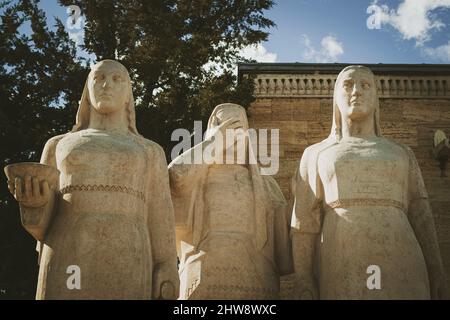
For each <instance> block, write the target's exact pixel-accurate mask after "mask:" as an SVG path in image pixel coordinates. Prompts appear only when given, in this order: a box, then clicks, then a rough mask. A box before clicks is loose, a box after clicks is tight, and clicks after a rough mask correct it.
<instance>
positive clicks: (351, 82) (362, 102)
mask: <svg viewBox="0 0 450 320" xmlns="http://www.w3.org/2000/svg"><path fill="white" fill-rule="evenodd" d="M337 91H338V92H337V96H336V98H337V105H338V108H339V111H340V112H341V115H342V118H343V119H350V120H352V121H358V120H362V119H365V118H366V117H372V116H373V114H374V112H375V98H376V94H377V91H376V84H375V79H374V77H373V75H372V74H371V73H369V72H367V71H366V70H365V69H361V68H354V69H349V70H346V71H345V72H344V73H343V74H342V75H341V76H340V80H339V83H338V86H337Z"/></svg>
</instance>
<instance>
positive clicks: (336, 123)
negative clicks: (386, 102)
mask: <svg viewBox="0 0 450 320" xmlns="http://www.w3.org/2000/svg"><path fill="white" fill-rule="evenodd" d="M348 70H361V71H363V72H365V73H367V74H369V75H370V77H371V78H372V80H373V84H374V85H373V87H371V89H372V90H375V95H374V96H375V102H374V103H375V112H374V119H373V121H374V130H375V135H377V136H381V128H380V100H379V99H378V94H377V82H376V79H375V75H374V74H373V72H372V70H370V69H369V68H367V67H365V66H360V65H352V66H347V67H345V68H344V69H343V70H342V71H341V72H340V73H339V75H338V76H337V79H336V82H335V84H334V93H333V119H332V121H333V123H332V126H331V133H330V136H329V138H330V139H331V140H333V141H335V142H339V141H340V140H341V138H342V116H341V112H340V111H339V107H338V105H337V95H338V92H339V90H341V86H340V83H341V81H342V77H343V75H344V73H345V72H346V71H348Z"/></svg>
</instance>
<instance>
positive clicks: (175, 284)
mask: <svg viewBox="0 0 450 320" xmlns="http://www.w3.org/2000/svg"><path fill="white" fill-rule="evenodd" d="M178 290H179V278H178V271H177V269H176V267H175V268H174V266H173V265H172V264H168V263H160V264H158V265H156V267H155V268H154V270H153V294H152V295H153V299H157V300H158V299H159V300H175V299H177V298H178Z"/></svg>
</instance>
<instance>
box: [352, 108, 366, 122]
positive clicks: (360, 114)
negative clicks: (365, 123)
mask: <svg viewBox="0 0 450 320" xmlns="http://www.w3.org/2000/svg"><path fill="white" fill-rule="evenodd" d="M368 116H369V114H368V113H367V112H365V111H364V110H358V109H355V108H353V110H351V111H350V112H349V113H348V118H349V119H350V120H352V121H362V120H364V119H366V118H367V117H368Z"/></svg>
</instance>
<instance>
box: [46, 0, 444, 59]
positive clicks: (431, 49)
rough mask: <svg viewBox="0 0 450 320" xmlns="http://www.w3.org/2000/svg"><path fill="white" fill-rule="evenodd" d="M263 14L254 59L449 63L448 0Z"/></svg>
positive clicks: (295, 7) (326, 2) (345, 1)
mask: <svg viewBox="0 0 450 320" xmlns="http://www.w3.org/2000/svg"><path fill="white" fill-rule="evenodd" d="M369 6H372V10H371V13H367V9H368V7H369ZM41 7H42V8H43V9H44V11H45V12H46V14H47V17H48V19H50V21H49V22H50V23H51V24H53V18H52V17H53V16H54V15H56V16H59V17H60V18H61V19H62V20H63V22H65V21H66V19H67V17H68V14H67V13H66V8H63V7H60V6H59V5H58V4H57V2H56V0H42V2H41ZM265 14H266V16H267V17H268V18H270V19H271V20H273V21H274V22H275V23H276V24H277V26H276V27H275V28H272V29H270V30H268V31H269V32H270V36H269V39H268V41H267V42H264V43H262V44H261V45H259V46H258V47H256V48H246V49H244V50H243V55H244V56H247V57H252V58H255V59H257V60H258V61H260V62H343V63H358V62H359V63H450V0H396V1H395V0H378V1H374V0H276V4H275V5H274V7H273V8H272V9H271V10H268V11H266V12H265ZM373 14H375V16H376V17H377V18H376V19H371V20H370V21H371V22H372V24H371V25H370V26H371V27H372V29H370V28H369V27H368V25H367V20H368V18H369V17H371V16H372V18H373V17H374V16H373ZM373 27H376V28H373ZM71 31H72V32H77V31H79V30H76V29H74V30H71Z"/></svg>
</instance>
